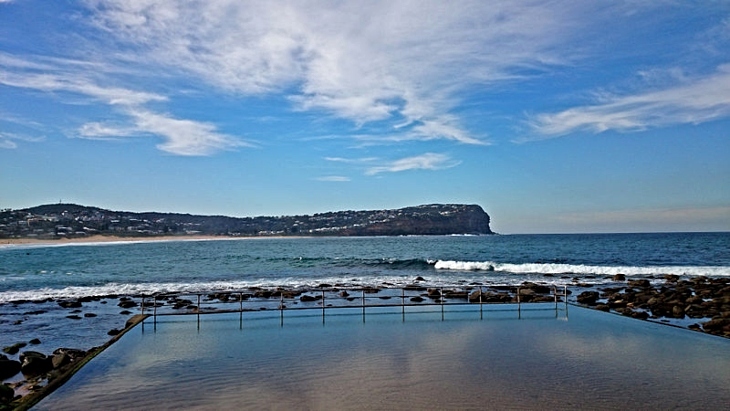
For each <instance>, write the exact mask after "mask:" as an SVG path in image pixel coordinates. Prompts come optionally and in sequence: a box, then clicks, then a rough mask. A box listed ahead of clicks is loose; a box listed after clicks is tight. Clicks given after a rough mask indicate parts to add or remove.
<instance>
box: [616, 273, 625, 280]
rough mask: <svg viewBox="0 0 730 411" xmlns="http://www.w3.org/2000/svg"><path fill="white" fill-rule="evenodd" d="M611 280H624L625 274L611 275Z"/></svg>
mask: <svg viewBox="0 0 730 411" xmlns="http://www.w3.org/2000/svg"><path fill="white" fill-rule="evenodd" d="M613 281H626V275H625V274H616V275H614V276H613Z"/></svg>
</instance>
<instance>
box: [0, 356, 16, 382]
mask: <svg viewBox="0 0 730 411" xmlns="http://www.w3.org/2000/svg"><path fill="white" fill-rule="evenodd" d="M19 372H20V361H15V360H8V359H0V381H1V380H4V379H6V378H10V377H12V376H14V375H15V374H17V373H19Z"/></svg>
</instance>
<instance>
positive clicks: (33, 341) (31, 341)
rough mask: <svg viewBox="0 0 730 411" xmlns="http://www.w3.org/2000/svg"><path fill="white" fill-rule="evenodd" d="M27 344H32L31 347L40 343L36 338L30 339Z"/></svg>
mask: <svg viewBox="0 0 730 411" xmlns="http://www.w3.org/2000/svg"><path fill="white" fill-rule="evenodd" d="M28 343H29V344H32V345H38V344H40V343H41V340H39V339H37V338H34V339H32V340H30V341H28Z"/></svg>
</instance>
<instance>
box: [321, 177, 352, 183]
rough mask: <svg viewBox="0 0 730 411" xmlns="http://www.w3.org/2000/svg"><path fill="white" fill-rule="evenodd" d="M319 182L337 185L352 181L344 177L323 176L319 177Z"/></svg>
mask: <svg viewBox="0 0 730 411" xmlns="http://www.w3.org/2000/svg"><path fill="white" fill-rule="evenodd" d="M317 181H330V182H335V183H344V182H348V181H350V177H344V176H323V177H318V178H317Z"/></svg>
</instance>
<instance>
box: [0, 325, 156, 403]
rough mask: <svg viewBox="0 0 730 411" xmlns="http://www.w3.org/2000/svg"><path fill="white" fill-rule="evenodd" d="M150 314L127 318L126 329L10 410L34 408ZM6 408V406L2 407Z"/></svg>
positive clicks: (70, 365)
mask: <svg viewBox="0 0 730 411" xmlns="http://www.w3.org/2000/svg"><path fill="white" fill-rule="evenodd" d="M149 317H150V315H149V314H136V315H134V316H132V317H131V318H130V319H129V320H127V322H126V324H125V326H124V329H122V330H121V331H120V332H119V334H117V335H115V336H113V337H112V338H111V339H109V341H107V342H106V343H104V344H103V345H101V346H99V347H94V348H92V349H90V350H89V351H87V354H86V355H85V356H84V357H83V358H82V359H81V360H79V361H75V362H73V363H71V364H69V366H67V367H66V368H65V369H63V370H62V371H61V372H60V373H59V374H58V375H57V376H56V377H55V378H52V379H49V380H48V384H46V385H45V386H44V387H43V388H41V389H40V390H38V391H34V392H32V393H30V394H28V395H25V396H23V397H21V398H20V399H18V400H15V401H12V402H10V403H9V404H8V408H7V409H10V410H14V411H26V410H29V409H30V408H32V407H33V406H34V405H36V404H38V403H39V402H40V401H41V400H42V399H43V398H45V397H47V396H48V395H50V394H51V393H52V392H53V391H55V390H56V389H58V388H59V387H61V386H62V385H63V384H64V383H66V382H67V381H68V380H69V379H70V378H71V377H73V375H74V374H76V373H77V372H78V371H79V370H81V368H83V367H84V366H85V365H86V364H87V363H88V362H89V361H91V360H92V359H94V357H96V356H97V355H99V354H101V353H102V352H104V350H106V349H107V348H109V347H110V346H111V345H112V344H114V343H115V342H117V341H119V339H121V338H122V337H123V336H124V334H126V333H127V332H129V331H130V330H132V329H133V328H134V327H136V326H137V325H138V324H140V323H142V322H143V321H144V320H146V319H147V318H149ZM0 409H3V410H4V409H5V408H0Z"/></svg>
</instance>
